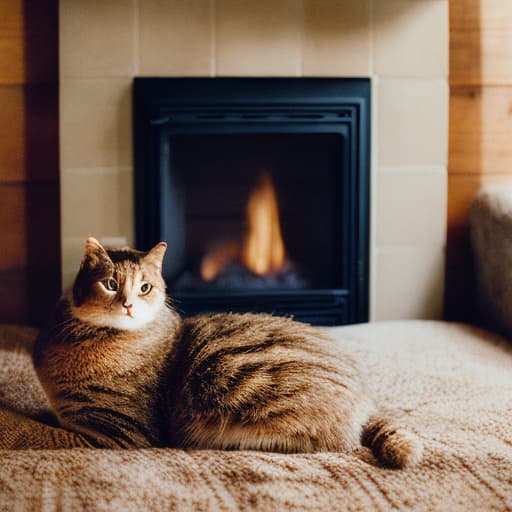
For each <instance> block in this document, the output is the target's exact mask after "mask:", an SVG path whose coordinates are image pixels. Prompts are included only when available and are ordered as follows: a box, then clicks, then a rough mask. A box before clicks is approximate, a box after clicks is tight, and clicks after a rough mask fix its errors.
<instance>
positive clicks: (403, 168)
mask: <svg viewBox="0 0 512 512" xmlns="http://www.w3.org/2000/svg"><path fill="white" fill-rule="evenodd" d="M377 172H378V173H383V174H385V173H388V172H410V173H427V172H428V173H439V174H446V172H447V171H446V165H429V164H427V165H421V164H412V165H407V164H400V165H378V166H377Z"/></svg>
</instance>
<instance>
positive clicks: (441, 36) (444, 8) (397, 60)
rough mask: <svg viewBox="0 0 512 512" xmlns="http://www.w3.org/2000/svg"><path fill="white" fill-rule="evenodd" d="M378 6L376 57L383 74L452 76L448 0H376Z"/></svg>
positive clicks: (375, 38)
mask: <svg viewBox="0 0 512 512" xmlns="http://www.w3.org/2000/svg"><path fill="white" fill-rule="evenodd" d="M374 6H375V7H374V27H375V28H374V30H375V32H374V34H375V37H374V59H375V71H376V73H377V74H378V75H379V76H383V77H392V78H400V77H410V78H446V77H447V76H448V1H447V0H416V1H413V2H411V0H375V1H374Z"/></svg>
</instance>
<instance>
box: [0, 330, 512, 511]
mask: <svg viewBox="0 0 512 512" xmlns="http://www.w3.org/2000/svg"><path fill="white" fill-rule="evenodd" d="M329 332H330V334H331V335H332V336H334V337H335V338H336V340H337V342H338V343H342V344H343V345H344V346H345V347H347V348H348V349H349V350H351V351H353V352H354V353H355V354H356V355H357V357H359V358H361V359H362V361H364V365H365V370H366V372H367V374H368V382H369V386H370V389H371V390H372V392H373V394H374V396H375V397H376V399H377V400H378V402H380V403H381V404H382V406H385V407H386V408H393V409H395V410H396V411H398V414H399V416H400V417H401V418H402V421H403V424H404V425H405V426H407V427H408V428H411V429H412V430H414V431H415V432H417V434H418V435H419V436H420V437H421V438H422V439H423V440H424V443H425V452H424V458H423V461H422V462H421V463H420V464H419V465H418V466H416V467H413V468H410V469H406V470H390V469H384V468H381V467H378V466H377V464H376V463H375V460H374V459H373V456H372V455H371V453H370V452H369V451H368V450H367V449H364V448H362V449H360V450H358V451H357V452H354V453H352V454H348V455H347V454H337V453H322V454H310V455H280V454H273V453H259V452H218V451H188V452H185V451H181V450H173V449H163V450H156V449H154V450H127V451H121V450H119V451H117V450H116V451H113V450H55V451H50V450H9V449H4V450H0V510H2V511H3V510H6V511H7V510H9V511H10V510H30V511H32V510H64V511H67V510H80V511H82V510H84V511H87V510H91V511H92V510H94V511H103V510H116V511H117V510H119V511H131V510H137V511H142V510H150V511H151V510H156V511H162V510H166V511H167V510H186V511H202V510H205V511H206V510H212V511H224V510H225V511H231V510H261V511H274V510H275V511H287V510H293V511H300V510H319V511H336V510H340V511H341V510H347V511H351V510H354V511H361V510H368V511H379V510H418V511H423V510H424V511H434V510H443V511H453V512H456V511H459V510H460V511H465V512H466V511H480V510H500V511H504V510H512V349H511V348H510V346H507V345H506V343H505V342H503V341H502V340H501V339H500V338H498V337H497V336H496V335H494V334H491V333H489V332H486V331H482V330H478V329H476V328H472V327H468V326H464V325H460V324H449V323H443V322H422V321H414V322H389V323H378V324H367V325H359V326H350V327H341V328H334V329H331V330H330V331H329ZM34 335H35V331H33V330H31V329H27V328H13V327H3V328H0V340H1V341H0V402H1V403H2V404H4V405H5V406H7V407H9V408H11V409H13V408H14V409H16V410H17V411H18V412H19V413H21V414H23V415H25V416H31V417H33V418H39V419H41V418H43V419H44V418H46V417H47V415H46V413H47V411H48V404H47V402H46V399H45V397H44V394H43V392H42V389H41V388H40V386H39V384H38V382H37V379H36V377H35V374H34V372H33V370H32V367H31V363H30V357H29V351H30V346H31V342H32V340H33V337H34ZM1 417H2V416H1V414H0V418H1ZM0 421H1V420H0ZM0 432H1V434H0V435H1V436H2V438H1V439H0V443H3V446H5V447H8V446H9V443H12V444H11V446H14V445H16V444H19V442H20V439H23V436H29V435H30V426H29V427H27V426H26V425H25V424H24V421H23V416H19V418H18V419H17V420H16V421H14V422H11V423H10V424H9V425H6V423H5V422H4V423H3V424H0Z"/></svg>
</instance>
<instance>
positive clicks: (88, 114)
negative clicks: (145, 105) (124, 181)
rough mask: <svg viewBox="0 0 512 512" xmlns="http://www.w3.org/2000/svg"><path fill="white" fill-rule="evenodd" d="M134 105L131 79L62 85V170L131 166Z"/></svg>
mask: <svg viewBox="0 0 512 512" xmlns="http://www.w3.org/2000/svg"><path fill="white" fill-rule="evenodd" d="M131 105H132V102H131V80H129V79H124V80H120V79H109V80H63V81H61V84H60V144H61V148H60V150H61V166H62V167H63V168H75V167H78V168H82V167H102V166H126V165H131V162H132V128H131V124H132V115H131Z"/></svg>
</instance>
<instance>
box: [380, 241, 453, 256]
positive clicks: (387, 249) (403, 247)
mask: <svg viewBox="0 0 512 512" xmlns="http://www.w3.org/2000/svg"><path fill="white" fill-rule="evenodd" d="M433 248H437V249H440V250H441V251H443V250H444V249H445V248H446V240H445V239H442V240H437V241H436V240H433V241H431V242H411V243H399V244H389V243H385V244H380V245H377V246H376V247H375V249H374V251H375V253H379V254H393V253H397V252H419V251H421V252H422V253H424V252H426V251H425V249H430V250H432V249H433Z"/></svg>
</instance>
